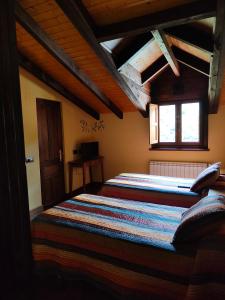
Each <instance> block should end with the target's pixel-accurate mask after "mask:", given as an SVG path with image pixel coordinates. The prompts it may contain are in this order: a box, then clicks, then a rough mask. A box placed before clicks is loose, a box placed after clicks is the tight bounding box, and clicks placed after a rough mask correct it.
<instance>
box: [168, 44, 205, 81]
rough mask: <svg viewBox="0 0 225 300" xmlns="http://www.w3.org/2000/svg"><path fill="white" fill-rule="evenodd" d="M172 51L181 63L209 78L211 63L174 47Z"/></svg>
mask: <svg viewBox="0 0 225 300" xmlns="http://www.w3.org/2000/svg"><path fill="white" fill-rule="evenodd" d="M172 50H173V53H174V55H175V57H176V59H177V60H178V61H179V62H181V63H182V64H184V65H186V66H188V67H190V68H192V69H194V70H196V71H198V72H200V73H202V74H204V75H205V76H208V77H209V71H210V64H209V63H207V62H206V61H204V60H202V59H199V58H198V57H196V56H194V55H192V54H189V53H187V52H185V51H183V50H181V49H179V48H177V47H175V46H172Z"/></svg>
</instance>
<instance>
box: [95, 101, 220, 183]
mask: <svg viewBox="0 0 225 300" xmlns="http://www.w3.org/2000/svg"><path fill="white" fill-rule="evenodd" d="M103 120H104V123H105V130H104V132H103V133H102V134H101V135H99V136H98V140H99V142H100V149H101V153H102V154H104V156H105V174H106V178H111V177H112V176H115V175H117V174H118V173H120V172H140V173H146V172H148V162H149V161H150V160H171V161H207V162H213V161H221V162H222V163H223V168H225V137H224V132H225V106H224V105H223V106H221V107H220V109H219V112H218V114H216V115H209V149H210V150H209V151H152V150H151V151H149V143H148V141H149V136H148V134H149V127H148V119H144V118H143V117H142V116H141V115H140V113H125V114H124V119H123V120H120V119H118V118H116V117H115V116H114V115H112V114H104V115H103Z"/></svg>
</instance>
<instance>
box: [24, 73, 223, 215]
mask: <svg viewBox="0 0 225 300" xmlns="http://www.w3.org/2000/svg"><path fill="white" fill-rule="evenodd" d="M20 81H21V95H22V108H23V121H24V135H25V150H26V155H32V156H33V157H34V163H30V164H27V177H28V192H29V205H30V209H34V208H36V207H39V206H40V205H41V186H40V169H39V151H38V133H37V116H36V98H45V99H49V100H57V101H60V102H61V103H62V121H63V138H64V154H65V180H66V190H67V191H68V167H67V162H68V161H69V160H72V159H73V158H74V156H73V153H72V151H73V149H74V148H76V145H77V144H79V143H80V142H82V141H91V140H98V141H99V143H100V154H102V155H104V157H105V161H104V167H105V178H106V179H108V178H111V177H113V176H115V175H117V174H118V173H120V172H140V173H147V172H148V162H149V160H151V159H152V160H173V161H175V160H176V161H209V162H213V161H221V162H222V163H223V168H225V139H224V132H225V118H224V116H225V105H223V106H221V107H220V109H219V112H218V114H216V115H209V149H210V151H200V152H198V151H149V142H148V141H149V125H148V119H145V118H143V117H142V116H141V115H140V113H138V112H131V113H125V114H124V119H123V120H120V119H118V118H117V117H116V116H115V115H114V114H104V115H102V120H103V122H104V127H105V129H104V130H100V131H97V132H93V130H92V129H91V128H92V126H93V125H94V123H95V120H94V119H93V118H91V117H90V116H88V115H87V114H86V113H84V112H83V111H81V110H80V109H79V108H77V107H76V106H75V105H73V104H72V103H71V102H69V101H67V100H66V99H64V98H63V97H62V96H61V95H59V94H58V93H56V92H54V91H53V90H52V89H50V88H48V87H47V86H46V85H45V84H43V83H41V82H40V81H39V80H37V79H36V78H35V77H33V76H32V75H30V74H29V73H28V72H26V71H24V70H23V69H21V70H20ZM80 120H85V121H87V124H88V130H87V131H84V132H83V131H82V129H81V126H80ZM74 177H75V179H76V180H75V181H74V184H73V189H75V188H78V187H80V186H81V185H82V173H81V170H77V171H76V174H75V176H74Z"/></svg>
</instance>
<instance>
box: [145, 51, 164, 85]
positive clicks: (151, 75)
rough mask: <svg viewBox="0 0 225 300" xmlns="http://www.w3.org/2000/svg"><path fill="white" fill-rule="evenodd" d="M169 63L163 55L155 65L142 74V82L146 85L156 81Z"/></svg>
mask: <svg viewBox="0 0 225 300" xmlns="http://www.w3.org/2000/svg"><path fill="white" fill-rule="evenodd" d="M168 65H169V64H168V62H167V60H166V59H165V56H164V55H162V56H161V57H160V58H159V59H157V60H156V61H155V62H154V63H153V64H151V65H150V66H149V67H148V68H147V69H146V70H144V71H143V72H142V73H141V81H142V84H143V85H144V84H145V83H147V82H148V81H152V80H153V79H155V78H156V77H157V76H158V75H159V74H160V73H161V72H162V71H163V70H165V69H166V68H167V67H168Z"/></svg>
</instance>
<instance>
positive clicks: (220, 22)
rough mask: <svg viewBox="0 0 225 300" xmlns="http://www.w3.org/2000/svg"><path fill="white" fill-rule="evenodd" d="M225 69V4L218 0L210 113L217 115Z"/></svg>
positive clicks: (210, 89) (210, 84) (210, 81)
mask: <svg viewBox="0 0 225 300" xmlns="http://www.w3.org/2000/svg"><path fill="white" fill-rule="evenodd" d="M224 67H225V2H224V0H217V14H216V27H215V34H214V50H213V57H212V61H211V67H210V79H209V90H208V97H209V113H217V111H218V106H219V95H220V91H221V86H222V80H223V75H224Z"/></svg>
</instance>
